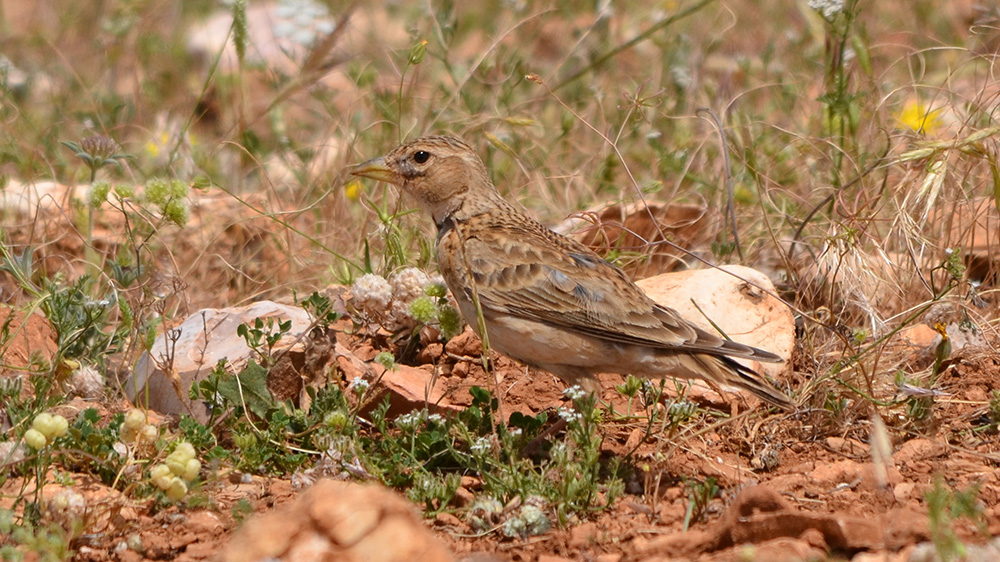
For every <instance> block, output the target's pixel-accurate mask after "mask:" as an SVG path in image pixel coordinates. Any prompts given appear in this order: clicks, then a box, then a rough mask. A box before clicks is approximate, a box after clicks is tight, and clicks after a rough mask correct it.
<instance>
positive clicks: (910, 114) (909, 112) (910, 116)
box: [896, 99, 941, 135]
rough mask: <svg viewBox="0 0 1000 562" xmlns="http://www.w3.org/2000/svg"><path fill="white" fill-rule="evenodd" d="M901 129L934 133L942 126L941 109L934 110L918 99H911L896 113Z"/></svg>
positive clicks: (928, 133)
mask: <svg viewBox="0 0 1000 562" xmlns="http://www.w3.org/2000/svg"><path fill="white" fill-rule="evenodd" d="M896 120H897V121H899V126H898V127H897V128H899V129H909V130H911V131H913V132H915V133H919V134H922V135H933V134H934V133H935V132H936V131H937V130H938V129H939V128H940V127H941V110H940V109H934V110H932V109H931V108H930V107H928V106H927V105H926V104H924V103H922V102H920V101H918V100H912V99H911V100H909V101H907V102H906V105H904V106H903V109H902V111H900V112H899V113H898V114H897V115H896Z"/></svg>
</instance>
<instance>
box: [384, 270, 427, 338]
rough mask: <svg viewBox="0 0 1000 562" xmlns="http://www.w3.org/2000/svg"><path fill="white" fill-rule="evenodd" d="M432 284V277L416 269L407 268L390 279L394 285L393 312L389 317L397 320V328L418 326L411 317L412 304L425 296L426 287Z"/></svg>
mask: <svg viewBox="0 0 1000 562" xmlns="http://www.w3.org/2000/svg"><path fill="white" fill-rule="evenodd" d="M428 283H430V277H428V276H427V274H426V273H424V272H423V271H420V270H419V269H417V268H415V267H407V268H405V269H401V270H399V271H397V272H396V273H394V274H393V275H392V277H390V278H389V284H390V285H392V310H391V311H390V312H389V316H390V317H392V319H393V320H395V322H396V324H397V326H396V327H397V328H411V327H413V326H415V325H416V321H415V320H414V319H413V316H411V315H410V303H411V302H413V300H414V299H416V298H417V297H422V296H424V287H426V286H427V284H428Z"/></svg>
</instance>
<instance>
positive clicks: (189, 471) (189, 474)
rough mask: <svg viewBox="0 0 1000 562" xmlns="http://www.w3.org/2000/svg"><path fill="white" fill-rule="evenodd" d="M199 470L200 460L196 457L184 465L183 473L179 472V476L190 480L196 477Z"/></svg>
mask: <svg viewBox="0 0 1000 562" xmlns="http://www.w3.org/2000/svg"><path fill="white" fill-rule="evenodd" d="M199 472H201V461H199V460H198V459H191V460H189V461H188V462H187V465H186V466H185V467H184V474H181V475H180V476H181V477H182V478H184V479H185V480H187V481H188V482H190V481H192V480H194V479H195V478H197V477H198V473H199Z"/></svg>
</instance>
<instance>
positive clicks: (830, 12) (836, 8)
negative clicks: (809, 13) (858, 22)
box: [809, 0, 844, 20]
mask: <svg viewBox="0 0 1000 562" xmlns="http://www.w3.org/2000/svg"><path fill="white" fill-rule="evenodd" d="M809 7H810V8H812V9H814V10H816V11H817V12H819V13H821V14H823V18H824V19H826V20H832V19H833V17H834V16H836V15H837V14H839V13H840V12H843V11H844V0H809Z"/></svg>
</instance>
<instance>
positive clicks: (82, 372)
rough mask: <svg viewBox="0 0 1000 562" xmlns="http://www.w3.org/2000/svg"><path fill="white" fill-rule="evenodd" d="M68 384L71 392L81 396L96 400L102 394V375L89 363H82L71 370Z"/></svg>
mask: <svg viewBox="0 0 1000 562" xmlns="http://www.w3.org/2000/svg"><path fill="white" fill-rule="evenodd" d="M69 384H70V386H72V387H73V392H74V393H75V394H76V395H77V396H79V397H81V398H86V399H88V400H96V399H98V398H100V397H102V396H104V377H102V376H101V373H99V372H98V371H97V369H95V368H93V367H91V366H90V365H84V366H82V367H80V368H79V369H77V370H75V371H73V374H72V375H70V379H69Z"/></svg>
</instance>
